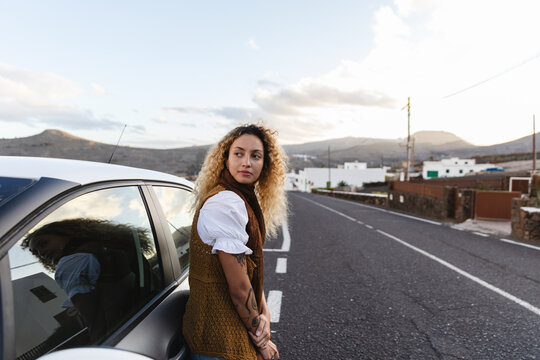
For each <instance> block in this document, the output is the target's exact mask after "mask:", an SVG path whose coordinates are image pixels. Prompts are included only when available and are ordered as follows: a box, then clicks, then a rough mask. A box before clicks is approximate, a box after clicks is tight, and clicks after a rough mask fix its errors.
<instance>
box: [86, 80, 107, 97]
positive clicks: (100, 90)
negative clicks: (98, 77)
mask: <svg viewBox="0 0 540 360" xmlns="http://www.w3.org/2000/svg"><path fill="white" fill-rule="evenodd" d="M90 88H91V89H92V92H93V93H94V94H95V95H106V94H107V90H105V88H104V87H103V86H101V85H99V84H96V83H91V84H90Z"/></svg>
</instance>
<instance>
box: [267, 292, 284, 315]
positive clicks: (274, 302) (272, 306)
mask: <svg viewBox="0 0 540 360" xmlns="http://www.w3.org/2000/svg"><path fill="white" fill-rule="evenodd" d="M282 295H283V293H282V292H281V291H279V290H270V291H269V292H268V299H266V304H267V305H268V310H269V311H270V322H273V323H277V322H279V316H280V315H281V297H282Z"/></svg>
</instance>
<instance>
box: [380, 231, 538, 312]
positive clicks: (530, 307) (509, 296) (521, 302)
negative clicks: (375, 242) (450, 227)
mask: <svg viewBox="0 0 540 360" xmlns="http://www.w3.org/2000/svg"><path fill="white" fill-rule="evenodd" d="M377 232H379V233H380V234H382V235H384V236H386V237H388V238H390V239H392V240H394V241H397V242H398V243H400V244H402V245H405V246H407V247H408V248H411V249H413V250H414V251H416V252H418V253H420V254H422V255H424V256H427V257H428V258H430V259H432V260H435V261H437V262H438V263H439V264H441V265H444V266H446V267H447V268H449V269H450V270H453V271H455V272H457V273H458V274H460V275H463V276H465V277H466V278H469V279H470V280H472V281H474V282H475V283H477V284H480V285H482V286H483V287H485V288H487V289H489V290H491V291H493V292H496V293H497V294H499V295H502V296H504V297H505V298H507V299H508V300H511V301H513V302H515V303H516V304H518V305H520V306H523V307H524V308H525V309H527V310H530V311H532V312H533V313H535V314H536V315H540V309H539V308H537V307H535V306H534V305H532V304H529V303H528V302H526V301H524V300H521V299H519V298H517V297H515V296H514V295H512V294H509V293H507V292H506V291H504V290H501V289H499V288H498V287H495V286H493V285H491V284H489V283H487V282H485V281H484V280H482V279H480V278H477V277H476V276H474V275H471V274H469V273H468V272H466V271H463V270H461V269H460V268H458V267H456V266H454V265H452V264H450V263H448V262H446V261H444V260H443V259H441V258H438V257H436V256H435V255H431V254H430V253H428V252H427V251H424V250H422V249H420V248H417V247H416V246H413V245H411V244H409V243H407V242H405V241H403V240H401V239H399V238H397V237H395V236H393V235H390V234H388V233H385V232H384V231H381V230H377Z"/></svg>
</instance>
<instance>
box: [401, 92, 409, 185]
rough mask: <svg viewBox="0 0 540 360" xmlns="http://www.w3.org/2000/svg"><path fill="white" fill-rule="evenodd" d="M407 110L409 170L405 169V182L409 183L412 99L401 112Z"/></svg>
mask: <svg viewBox="0 0 540 360" xmlns="http://www.w3.org/2000/svg"><path fill="white" fill-rule="evenodd" d="M405 108H407V168H406V169H405V181H409V169H410V167H411V158H410V150H411V97H410V96H409V97H408V98H407V105H405V106H404V107H403V108H401V110H403V109H405Z"/></svg>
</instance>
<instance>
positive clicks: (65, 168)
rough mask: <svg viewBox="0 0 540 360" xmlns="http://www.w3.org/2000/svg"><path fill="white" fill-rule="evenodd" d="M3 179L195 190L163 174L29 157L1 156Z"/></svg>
mask: <svg viewBox="0 0 540 360" xmlns="http://www.w3.org/2000/svg"><path fill="white" fill-rule="evenodd" d="M0 176H1V177H15V178H25V179H34V180H39V179H41V178H53V179H60V180H65V181H70V182H73V183H77V184H80V185H86V184H92V183H98V182H102V181H111V180H112V181H114V180H148V181H165V182H172V183H177V184H182V185H186V186H189V187H192V183H191V182H190V181H188V180H185V179H183V178H180V177H178V176H174V175H171V174H166V173H163V172H159V171H153V170H147V169H140V168H134V167H129V166H122V165H115V164H106V163H99V162H92V161H83V160H70V159H56V158H42V157H25V156H0Z"/></svg>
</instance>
